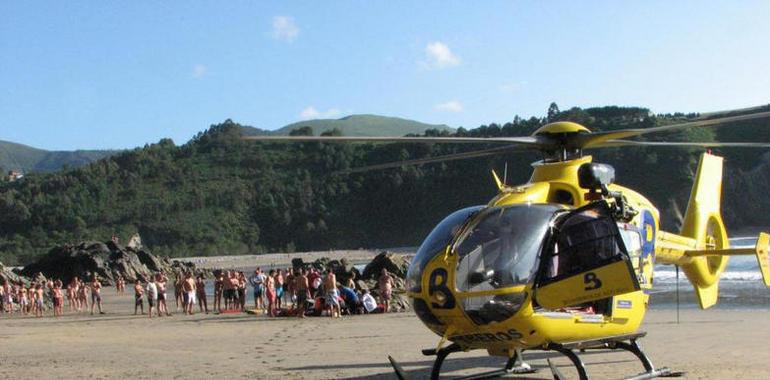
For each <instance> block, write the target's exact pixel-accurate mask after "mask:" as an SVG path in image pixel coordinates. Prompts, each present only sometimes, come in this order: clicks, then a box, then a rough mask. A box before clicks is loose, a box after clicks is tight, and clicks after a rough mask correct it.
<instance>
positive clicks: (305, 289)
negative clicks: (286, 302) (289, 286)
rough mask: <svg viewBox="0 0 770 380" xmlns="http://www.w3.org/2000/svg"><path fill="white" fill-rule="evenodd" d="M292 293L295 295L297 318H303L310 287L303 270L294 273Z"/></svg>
mask: <svg viewBox="0 0 770 380" xmlns="http://www.w3.org/2000/svg"><path fill="white" fill-rule="evenodd" d="M293 288H294V292H296V294H297V303H296V308H295V309H296V310H297V317H298V318H305V308H307V300H308V298H310V286H309V285H308V281H307V276H305V268H301V269H298V270H296V271H295V273H294V286H293Z"/></svg>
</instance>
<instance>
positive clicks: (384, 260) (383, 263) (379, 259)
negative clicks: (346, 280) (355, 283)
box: [363, 252, 409, 280]
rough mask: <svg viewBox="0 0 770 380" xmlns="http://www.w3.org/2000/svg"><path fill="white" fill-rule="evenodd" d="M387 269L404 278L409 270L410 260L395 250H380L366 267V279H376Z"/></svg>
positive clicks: (364, 275) (364, 277)
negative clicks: (394, 251)
mask: <svg viewBox="0 0 770 380" xmlns="http://www.w3.org/2000/svg"><path fill="white" fill-rule="evenodd" d="M383 269H386V270H387V271H388V272H390V274H392V275H394V276H396V277H398V278H401V279H404V278H406V272H407V271H408V270H409V261H408V260H407V259H406V258H405V257H404V256H403V255H399V254H396V253H393V252H380V254H378V255H377V256H375V257H374V259H372V262H370V263H369V264H367V265H366V267H365V268H364V273H363V279H364V280H376V279H378V278H380V273H382V270H383Z"/></svg>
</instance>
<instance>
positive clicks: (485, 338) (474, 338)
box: [449, 329, 523, 343]
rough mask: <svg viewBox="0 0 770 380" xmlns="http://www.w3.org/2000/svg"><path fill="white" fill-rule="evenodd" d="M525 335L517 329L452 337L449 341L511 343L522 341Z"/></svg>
mask: <svg viewBox="0 0 770 380" xmlns="http://www.w3.org/2000/svg"><path fill="white" fill-rule="evenodd" d="M522 337H523V335H521V333H519V332H518V331H516V330H515V329H508V330H507V331H500V332H497V333H476V334H466V335H455V336H450V337H449V340H451V341H453V342H463V343H474V342H509V341H511V340H514V339H521V338H522Z"/></svg>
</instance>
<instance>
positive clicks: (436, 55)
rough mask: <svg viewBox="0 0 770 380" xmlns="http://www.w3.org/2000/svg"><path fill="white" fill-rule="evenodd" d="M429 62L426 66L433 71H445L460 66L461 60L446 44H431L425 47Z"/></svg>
mask: <svg viewBox="0 0 770 380" xmlns="http://www.w3.org/2000/svg"><path fill="white" fill-rule="evenodd" d="M425 56H426V59H427V62H425V65H426V66H427V67H428V68H431V69H445V68H448V67H453V66H457V65H459V64H460V58H459V57H457V56H456V55H454V53H452V50H450V49H449V46H447V45H446V44H445V43H443V42H440V41H436V42H431V43H429V44H428V46H426V47H425Z"/></svg>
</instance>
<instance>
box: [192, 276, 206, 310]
mask: <svg viewBox="0 0 770 380" xmlns="http://www.w3.org/2000/svg"><path fill="white" fill-rule="evenodd" d="M195 289H196V292H197V293H196V295H197V296H198V308H199V309H200V311H201V312H202V311H204V310H205V311H206V314H208V313H209V305H208V302H207V301H206V281H204V279H203V275H202V274H199V275H198V281H195Z"/></svg>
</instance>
